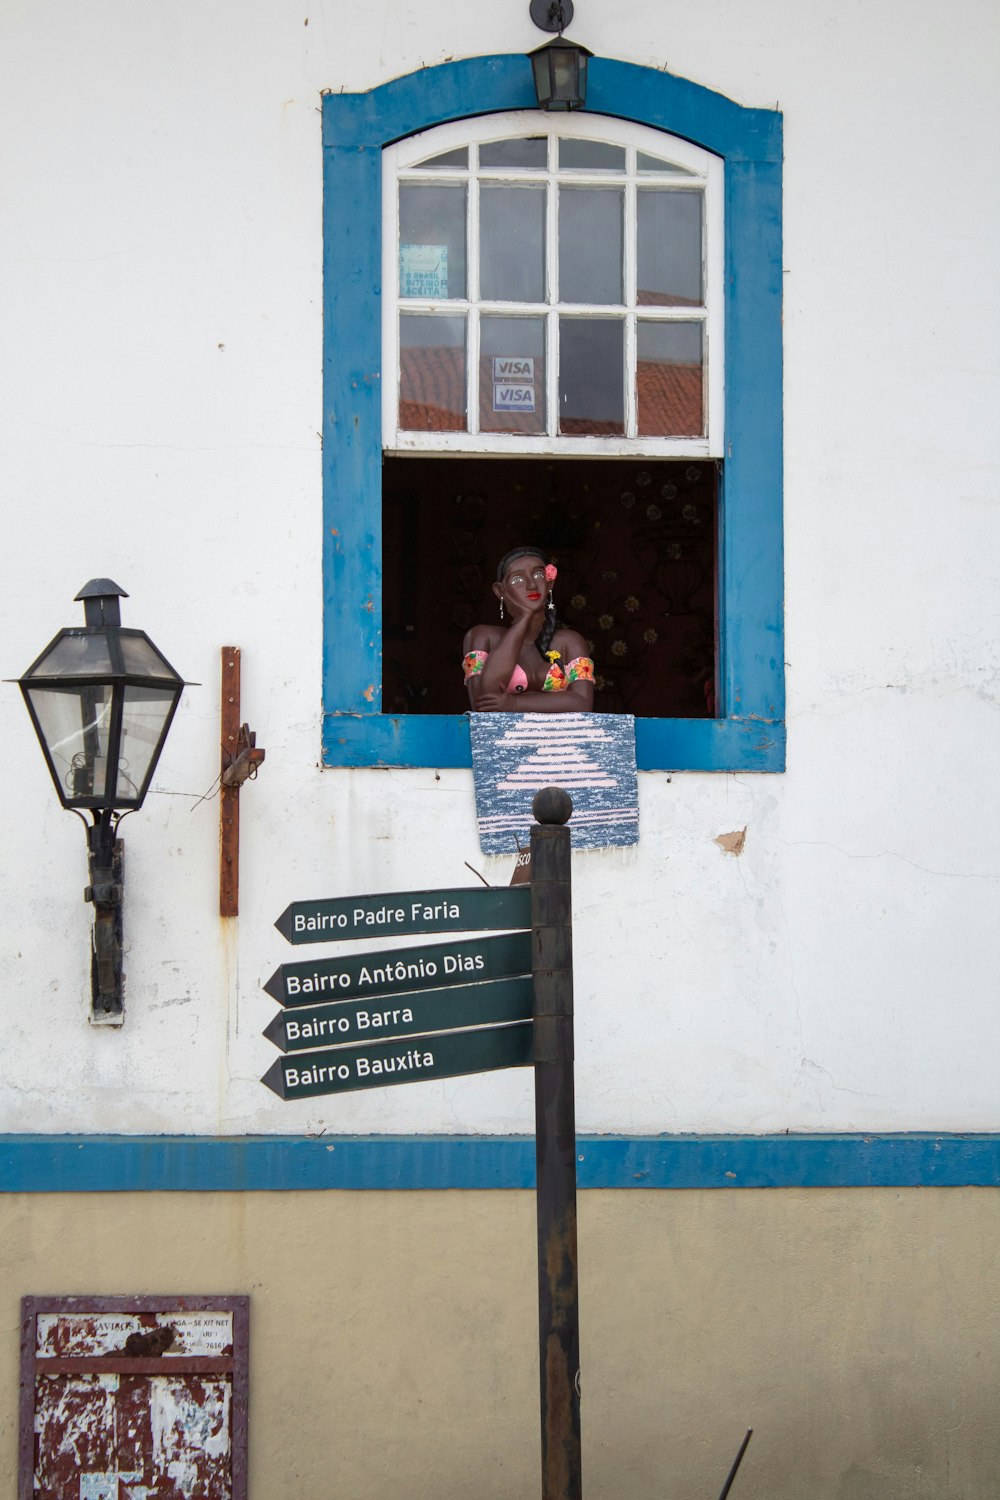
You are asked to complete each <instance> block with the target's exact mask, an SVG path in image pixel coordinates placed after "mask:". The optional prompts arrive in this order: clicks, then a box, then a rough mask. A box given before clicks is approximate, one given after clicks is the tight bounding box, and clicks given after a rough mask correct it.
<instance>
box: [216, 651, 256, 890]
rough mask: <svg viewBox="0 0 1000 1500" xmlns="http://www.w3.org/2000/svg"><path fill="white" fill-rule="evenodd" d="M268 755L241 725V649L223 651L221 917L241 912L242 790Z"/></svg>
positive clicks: (220, 809)
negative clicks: (259, 748)
mask: <svg viewBox="0 0 1000 1500" xmlns="http://www.w3.org/2000/svg"><path fill="white" fill-rule="evenodd" d="M264 754H265V752H264V751H263V750H258V748H257V736H256V734H255V733H254V731H253V730H252V729H251V728H250V726H249V724H241V723H240V649H239V647H238V646H223V648H222V768H221V771H220V775H219V781H220V784H221V787H220V793H219V915H220V916H223V917H235V916H238V915H239V909H240V787H241V786H242V785H243V784H244V782H246V781H253V780H254V779H255V778H256V775H257V770H258V767H259V766H260V765H261V763H262V762H263V760H264Z"/></svg>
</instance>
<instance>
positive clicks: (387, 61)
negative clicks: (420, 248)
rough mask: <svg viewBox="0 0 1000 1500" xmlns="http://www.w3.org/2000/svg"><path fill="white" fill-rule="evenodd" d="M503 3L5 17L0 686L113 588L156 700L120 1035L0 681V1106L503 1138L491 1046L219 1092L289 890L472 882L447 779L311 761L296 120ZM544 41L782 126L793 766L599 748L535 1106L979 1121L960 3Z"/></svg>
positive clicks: (315, 442)
mask: <svg viewBox="0 0 1000 1500" xmlns="http://www.w3.org/2000/svg"><path fill="white" fill-rule="evenodd" d="M527 11H528V7H527V0H524V3H523V4H522V3H518V4H516V5H508V6H504V7H500V6H494V7H492V9H490V8H487V9H485V10H484V9H483V8H482V7H478V8H477V7H469V6H468V5H467V4H465V3H459V0H438V3H437V4H435V5H434V6H433V7H431V6H428V5H426V4H417V3H416V0H386V3H384V4H382V5H380V6H378V7H367V8H366V7H356V6H348V5H346V4H343V3H327V4H321V3H309V0H303V3H302V4H298V5H292V4H290V3H288V0H255V3H253V4H251V5H246V4H244V3H236V0H215V3H213V4H212V5H211V6H204V5H198V4H194V3H192V0H187V3H181V4H171V5H165V4H159V5H157V4H150V3H143V4H135V3H126V0H104V3H95V4H92V5H88V6H86V7H80V6H79V5H76V4H73V3H70V0H38V3H33V4H30V5H29V4H27V3H14V4H9V5H8V6H7V7H5V10H4V16H3V18H2V20H0V112H2V117H3V118H2V122H0V140H3V142H4V166H3V184H2V191H0V245H2V251H0V253H2V258H3V273H2V278H0V297H2V303H0V325H2V327H3V329H4V336H3V354H2V359H0V380H2V382H3V385H2V391H0V444H2V454H3V459H2V470H0V473H2V484H3V494H4V516H5V521H6V541H7V547H6V558H7V567H6V570H5V572H6V586H5V588H4V591H3V604H2V608H3V629H2V633H0V642H2V646H0V656H2V660H0V671H2V673H3V675H5V676H8V677H15V676H17V675H18V674H19V673H20V672H22V671H23V670H24V669H25V667H26V666H27V665H28V663H29V662H30V661H31V660H32V659H33V657H34V656H35V655H36V654H37V652H38V651H39V650H40V649H41V647H42V646H43V645H44V644H45V642H46V641H47V640H48V639H49V638H50V637H51V636H52V635H53V634H54V633H55V631H56V630H57V629H58V628H59V627H60V626H63V625H69V624H75V623H78V622H80V621H81V620H82V615H81V613H80V606H79V605H76V604H73V603H72V598H73V595H74V594H75V593H76V592H77V590H78V589H79V588H80V586H81V585H82V584H83V583H84V582H85V581H86V580H87V579H88V578H90V577H92V576H95V575H110V576H111V577H113V578H115V579H116V580H117V581H118V582H119V583H120V584H121V585H122V586H123V587H124V588H126V589H127V590H128V591H129V594H130V595H131V598H130V599H128V600H127V601H125V602H124V618H125V622H126V623H127V624H132V625H137V626H141V627H142V628H144V629H146V630H148V632H149V633H150V635H151V636H152V637H153V639H154V640H155V641H156V642H157V644H158V645H160V646H161V648H162V649H163V650H164V651H165V653H166V654H167V656H168V657H169V658H170V659H171V660H172V661H173V662H174V664H175V665H176V666H177V667H178V669H179V670H180V671H182V672H183V674H184V675H185V676H186V677H187V678H189V679H193V680H197V681H198V682H200V684H201V685H200V686H198V687H192V688H191V689H190V690H189V691H188V692H187V693H186V694H185V698H184V701H183V703H182V707H181V710H180V713H179V716H178V719H177V721H176V724H175V727H174V729H173V731H172V733H171V736H170V739H169V741H168V743H167V748H166V750H165V753H164V756H163V759H162V761H161V764H160V768H159V770H158V772H157V775H156V779H155V791H154V793H153V794H152V795H151V796H150V798H149V799H148V802H147V805H146V807H145V808H144V809H143V810H142V811H141V812H140V813H139V814H138V815H137V816H136V817H134V818H132V819H130V820H129V821H128V822H127V823H125V825H124V826H123V830H122V831H123V834H124V835H125V837H126V847H127V864H128V875H127V908H126V943H127V953H126V968H127V995H128V998H127V1009H128V1014H127V1020H126V1023H125V1026H124V1028H123V1029H122V1030H121V1031H120V1032H112V1031H108V1030H96V1029H92V1028H91V1027H90V1026H89V1025H88V1023H87V1019H86V1017H87V1011H88V1006H89V970H88V960H87V942H88V938H87V933H88V925H89V921H90V909H89V908H88V907H85V906H84V904H83V902H82V900H81V892H82V887H83V885H84V884H85V881H86V861H85V852H84V839H83V830H82V828H81V827H80V826H79V824H78V822H77V820H76V819H75V818H73V817H71V816H69V815H67V814H65V813H64V812H62V811H61V810H60V809H59V808H58V805H57V803H56V799H55V796H54V794H53V792H52V790H51V787H50V785H49V783H48V778H47V775H46V773H45V771H44V768H43V765H42V760H41V756H40V754H39V751H38V748H37V746H36V744H35V742H34V737H33V734H32V732H31V730H30V726H29V724H28V720H27V715H26V714H25V713H24V710H23V708H22V707H21V705H20V702H19V695H18V693H17V690H16V689H15V688H13V687H7V688H4V689H3V698H2V699H0V702H2V704H3V715H2V720H0V722H2V723H3V725H4V739H3V743H4V773H3V776H2V778H0V799H2V800H0V826H2V827H3V830H4V840H3V848H4V859H3V874H2V877H0V878H2V881H3V902H2V910H3V921H2V930H0V986H2V989H0V994H2V997H3V1016H4V1030H5V1045H4V1047H3V1049H2V1052H3V1062H2V1068H3V1080H4V1081H3V1093H2V1098H3V1110H2V1115H0V1129H3V1130H8V1131H102V1132H103V1131H109V1132H143V1131H153V1132H159V1131H163V1132H175V1131H177V1132H184V1131H198V1132H201V1131H204V1132H243V1131H248V1132H286V1131H301V1130H316V1131H319V1130H322V1129H326V1130H327V1131H329V1132H331V1133H337V1132H342V1131H346V1132H353V1131H364V1132H367V1131H392V1132H408V1131H442V1132H447V1133H461V1132H479V1131H515V1132H525V1131H530V1129H531V1128H532V1112H531V1105H530V1093H529V1079H528V1076H527V1074H525V1073H508V1074H500V1075H494V1076H484V1077H480V1078H474V1079H458V1080H454V1081H452V1082H449V1083H442V1084H434V1083H429V1084H421V1085H419V1086H415V1087H407V1088H398V1089H394V1090H393V1089H390V1090H384V1091H378V1092H371V1093H367V1094H355V1095H348V1096H343V1097H341V1098H338V1099H330V1100H325V1101H319V1102H313V1103H311V1104H300V1105H294V1106H293V1105H284V1104H282V1103H280V1102H279V1101H278V1100H277V1099H275V1098H274V1096H273V1095H271V1094H270V1093H269V1092H268V1091H267V1090H265V1089H264V1088H263V1087H262V1086H261V1084H260V1083H259V1082H258V1079H259V1077H260V1075H261V1074H262V1073H263V1072H264V1070H265V1068H266V1067H268V1066H269V1065H270V1063H271V1062H272V1060H273V1058H274V1056H275V1055H276V1054H275V1053H274V1050H273V1048H272V1047H271V1046H270V1044H269V1043H267V1042H266V1041H264V1040H263V1039H262V1038H261V1036H260V1032H261V1029H262V1027H263V1026H264V1025H265V1024H266V1023H267V1022H268V1020H269V1019H270V1018H271V1016H272V1015H273V1013H274V1006H273V1004H272V1002H271V1001H270V1000H269V999H268V998H267V997H266V996H265V995H264V994H263V993H262V992H261V990H260V985H261V983H262V982H263V981H264V980H266V979H267V977H268V976H269V975H270V974H271V972H272V971H273V969H274V968H275V967H276V965H277V964H278V963H280V962H282V961H287V960H288V959H289V958H291V957H293V956H294V955H293V953H292V950H290V949H289V948H288V947H287V945H286V944H285V943H284V942H283V940H282V939H281V938H280V937H279V936H278V934H277V933H276V932H275V931H274V929H273V927H272V925H271V924H272V922H273V921H274V919H275V917H277V915H278V914H279V912H281V910H282V909H283V908H284V906H285V905H286V904H287V903H288V902H289V901H290V900H293V899H300V898H305V897H310V896H317V895H336V894H349V893H352V892H362V891H376V890H406V889H411V888H422V887H431V886H437V885H441V886H444V885H450V884H464V883H466V881H467V880H470V879H471V878H472V877H470V876H469V874H468V871H467V870H466V869H465V868H464V861H465V860H469V861H470V862H472V863H473V864H476V865H478V866H479V867H480V868H486V869H488V870H489V871H490V873H491V874H492V875H493V877H494V878H496V879H498V880H505V879H506V878H507V870H508V866H509V861H507V862H499V861H497V862H487V861H484V860H483V859H482V858H481V856H479V854H478V846H477V840H476V831H475V822H474V813H473V802H472V789H471V773H466V772H457V771H451V772H442V773H440V775H438V774H436V773H435V771H434V770H433V769H428V770H426V771H405V772H404V771H381V772H378V771H367V772H334V771H326V772H321V771H320V770H319V768H318V761H319V746H320V707H321V705H320V660H321V597H320V539H321V524H322V523H321V493H320V454H319V437H318V431H319V428H320V426H321V389H320V351H321V332H322V331H321V242H320V206H321V164H320V130H319V124H320V118H319V113H318V106H319V96H320V91H321V90H323V89H335V90H336V89H341V88H343V89H346V90H361V89H366V88H370V87H374V86H376V85H378V84H380V83H382V82H384V81H385V80H386V79H388V78H390V77H393V76H395V75H398V74H402V73H406V72H409V71H411V70H413V69H414V68H417V67H419V66H421V65H431V64H434V63H438V62H441V61H444V60H445V59H447V58H450V57H461V56H467V55H473V54H476V53H487V52H514V51H526V50H528V49H530V48H531V47H533V46H536V45H538V44H539V43H540V42H541V41H542V40H543V38H542V37H541V34H540V33H539V32H537V31H536V30H535V29H534V28H533V27H532V26H531V24H530V22H529V20H528V14H527ZM307 20H308V24H306V22H307ZM957 22H958V23H959V24H956V23H957ZM572 34H573V35H574V37H576V38H578V39H579V40H582V41H585V42H586V43H587V44H588V45H589V46H590V47H591V48H592V49H593V50H594V51H595V52H597V53H598V54H601V55H614V56H618V57H621V58H623V59H625V60H627V61H631V62H636V63H640V64H644V65H647V66H655V67H660V66H664V65H666V66H668V67H669V68H670V70H671V71H672V72H675V73H678V74H681V75H684V76H687V77H689V78H691V79H693V80H695V81H697V82H699V83H702V84H705V85H707V86H709V87H711V88H714V89H717V90H719V91H720V92H722V93H726V94H729V95H731V96H732V97H733V98H735V99H737V100H738V101H739V102H741V103H744V104H750V105H755V106H761V107H773V106H775V105H778V106H780V108H781V109H782V111H783V112H784V118H785V138H786V179H785V185H786V199H785V213H786V217H785V227H786V237H785V265H786V276H785V288H786V313H785V333H786V361H787V363H786V375H787V386H786V408H785V414H786V477H787V488H786V542H787V547H786V588H787V657H788V687H789V769H788V771H787V773H786V774H785V775H784V776H756V777H750V776H747V777H736V776H725V775H719V776H709V775H683V776H674V777H673V779H672V780H671V779H669V778H668V777H666V776H665V775H660V774H647V775H643V776H642V777H641V778H640V781H641V787H640V798H641V817H642V841H641V844H640V846H639V848H638V850H636V851H634V852H630V853H625V852H621V851H610V852H603V853H594V854H587V855H581V856H580V857H579V858H578V859H577V860H576V864H575V871H574V879H575V893H576V960H577V1011H578V1073H577V1109H578V1125H579V1128H580V1129H581V1130H582V1131H589V1130H599V1131H626V1132H632V1131H634V1132H647V1131H648V1132H657V1131H727V1132H728V1131H734V1132H742V1131H749V1132H757V1131H775V1130H782V1129H786V1128H787V1129H791V1130H816V1131H828V1130H856V1129H871V1130H884V1129H898V1130H932V1129H933V1130H936V1129H942V1130H959V1129H995V1128H998V1126H1000V1120H998V1117H997V1104H996V1084H995V1079H996V1070H995V1058H996V1055H997V1050H998V1045H1000V1014H998V1013H1000V1007H998V1006H997V1004H996V995H997V983H996V974H997V972H998V968H1000V951H998V950H1000V941H998V936H997V934H998V932H1000V923H998V922H997V915H998V912H997V906H998V902H997V884H996V881H997V849H998V847H1000V826H998V816H997V805H998V799H997V796H996V782H997V772H998V770H1000V765H998V760H1000V757H998V755H997V737H996V703H995V696H994V694H995V682H996V649H995V646H996V614H995V604H994V601H995V598H996V595H995V592H994V590H995V587H996V579H995V577H994V576H993V574H994V573H995V571H996V558H997V556H998V553H1000V549H998V546H997V523H996V497H997V468H998V465H997V441H996V420H995V414H996V410H997V395H998V392H997V385H998V381H997V373H996V363H997V361H996V349H997V347H998V344H1000V340H998V319H997V276H996V269H995V268H996V263H997V238H998V235H997V229H998V220H1000V213H998V208H1000V204H998V194H997V189H996V185H995V184H996V173H995V143H996V125H997V104H996V93H995V84H994V80H995V76H996V64H997V52H998V48H997V40H998V25H997V19H996V14H995V10H994V7H992V6H991V5H989V4H988V3H978V0H965V3H964V4H963V5H961V6H960V7H959V13H958V14H957V15H956V11H955V8H954V7H948V6H943V5H938V4H933V3H931V0H917V3H915V4H914V3H906V4H904V3H902V0H875V3H869V4H865V5H861V4H859V3H853V4H852V3H844V4H840V5H838V6H837V7H836V8H835V10H833V9H832V8H831V9H829V10H828V9H827V8H825V7H807V8H803V7H802V6H801V5H800V4H796V3H791V0H754V3H749V4H747V3H724V0H707V3H705V4H703V5H701V6H697V7H692V6H681V5H678V4H650V3H642V4H640V3H634V0H633V3H623V0H620V3H615V4H611V3H610V0H579V3H578V5H577V19H576V22H575V24H574V26H573V28H572ZM230 643H231V644H236V645H238V646H240V647H241V648H242V650H243V688H244V693H243V716H244V717H245V718H247V719H249V721H250V723H251V724H252V726H253V727H254V728H255V729H256V730H257V733H258V743H260V744H261V745H263V746H265V747H266V750H267V761H266V764H265V766H264V768H263V770H262V771H261V775H260V778H259V780H258V781H257V782H256V784H254V785H252V786H250V787H248V788H247V789H246V791H245V792H244V793H243V796H242V890H241V916H240V918H239V920H238V922H236V923H230V924H224V923H222V922H220V920H219V918H218V917H217V915H216V911H217V902H218V890H217V868H218V850H217V844H218V804H217V803H216V802H214V801H209V802H202V803H201V804H200V805H197V806H196V805H195V804H196V801H197V798H198V796H199V795H200V794H201V793H203V792H205V791H206V790H208V788H209V787H210V786H211V785H212V783H213V781H214V778H215V777H216V775H217V774H218V763H219V754H218V746H219V737H220V733H219V719H218V712H219V686H218V675H219V650H220V647H221V646H222V645H223V644H230ZM744 826H746V828H747V838H746V846H745V851H744V853H743V854H742V856H740V857H739V858H735V857H733V856H731V855H726V854H724V853H722V852H721V851H720V849H719V848H718V847H717V846H716V845H715V843H714V839H715V838H716V836H717V835H719V834H722V833H726V832H730V831H733V830H737V829H741V828H743V827H744Z"/></svg>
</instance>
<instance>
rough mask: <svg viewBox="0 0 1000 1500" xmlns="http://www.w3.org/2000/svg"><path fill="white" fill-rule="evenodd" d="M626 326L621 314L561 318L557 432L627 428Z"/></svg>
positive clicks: (608, 433) (611, 433) (607, 433)
mask: <svg viewBox="0 0 1000 1500" xmlns="http://www.w3.org/2000/svg"><path fill="white" fill-rule="evenodd" d="M624 355H625V325H624V323H623V322H622V320H621V319H620V318H560V319H559V431H560V432H562V433H575V434H581V433H582V434H587V433H589V434H591V435H596V436H598V437H618V436H621V434H623V433H624V431H625V379H624V375H623V364H624Z"/></svg>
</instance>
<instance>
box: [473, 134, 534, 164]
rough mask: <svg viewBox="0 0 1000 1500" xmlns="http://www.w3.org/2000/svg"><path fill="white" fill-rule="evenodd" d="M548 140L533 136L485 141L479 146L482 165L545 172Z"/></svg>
mask: <svg viewBox="0 0 1000 1500" xmlns="http://www.w3.org/2000/svg"><path fill="white" fill-rule="evenodd" d="M547 147H548V141H547V140H546V139H545V137H544V136H531V137H530V138H529V139H527V140H523V141H484V142H483V144H482V145H481V146H480V148H479V165H480V166H481V167H520V168H525V167H527V168H528V169H530V170H531V171H542V172H544V170H545V168H546V166H547V160H546V158H547Z"/></svg>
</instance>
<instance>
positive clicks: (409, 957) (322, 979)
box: [264, 932, 531, 1007]
mask: <svg viewBox="0 0 1000 1500" xmlns="http://www.w3.org/2000/svg"><path fill="white" fill-rule="evenodd" d="M530 972H531V933H530V932H514V933H505V934H504V936H503V937H485V938H471V939H468V940H467V941H465V942H457V943H428V944H425V945H424V946H423V947H416V948H394V949H392V950H391V951H388V952H385V953H354V954H349V955H347V954H345V955H344V956H343V957H342V958H319V959H316V960H315V962H313V963H311V964H282V965H281V967H280V969H275V971H274V973H273V974H272V975H271V977H270V979H269V980H268V981H267V983H266V984H265V986H264V989H265V990H266V991H267V993H268V994H269V995H270V996H271V998H272V999H273V1000H277V1002H278V1004H279V1005H288V1006H292V1007H296V1006H299V1005H317V1004H318V1003H319V1002H320V1001H323V1000H333V999H334V998H336V999H338V1000H350V999H352V998H353V997H354V996H359V997H364V998H365V999H370V1000H381V998H382V996H383V995H399V994H404V993H406V992H407V991H409V990H430V989H437V988H439V987H440V986H441V985H442V984H445V985H452V984H469V983H471V982H472V981H473V980H476V979H506V978H507V977H508V976H509V975H512V974H529V973H530Z"/></svg>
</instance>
